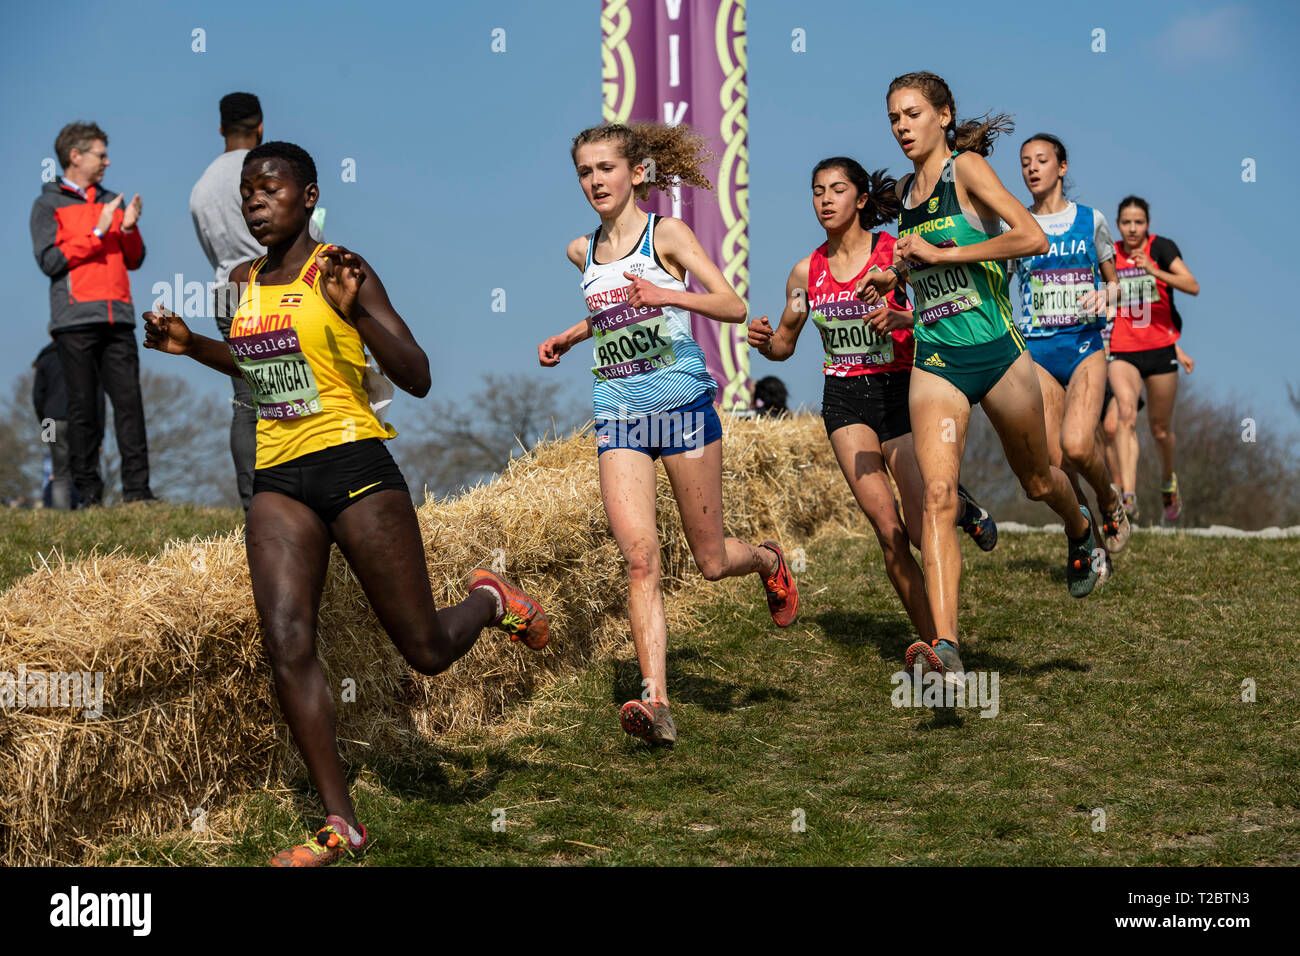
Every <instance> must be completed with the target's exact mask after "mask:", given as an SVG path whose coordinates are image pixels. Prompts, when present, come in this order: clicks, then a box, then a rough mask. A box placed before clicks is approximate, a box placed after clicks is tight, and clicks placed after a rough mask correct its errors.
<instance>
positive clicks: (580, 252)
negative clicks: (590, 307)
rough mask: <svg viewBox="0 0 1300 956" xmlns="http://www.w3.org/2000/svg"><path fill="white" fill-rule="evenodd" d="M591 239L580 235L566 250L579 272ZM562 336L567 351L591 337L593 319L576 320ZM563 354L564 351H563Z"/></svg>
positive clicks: (583, 263) (585, 258)
mask: <svg viewBox="0 0 1300 956" xmlns="http://www.w3.org/2000/svg"><path fill="white" fill-rule="evenodd" d="M590 241H591V237H590V236H579V237H578V238H577V239H574V240H573V241H572V242H570V243H569V248H568V249H566V250H565V253H566V255H568V257H569V261H570V262H572V263H573V264H574V266H575V267H576V268H577V269H578V271H579V272H581V271H582V270H583V268H584V267H585V266H586V263H587V243H588V242H590ZM560 337H561V338H562V339H563V340H564V351H565V352H567V351H568V350H569V349H571V348H573V347H574V346H575V345H577V344H578V343H579V342H581V341H583V340H585V339H589V338H591V319H590V318H586V319H583V320H582V321H581V322H575V323H574V324H573V325H571V326H569V327H568V328H567V329H565V330H564V331H563V332H561V333H560ZM561 354H563V353H561Z"/></svg>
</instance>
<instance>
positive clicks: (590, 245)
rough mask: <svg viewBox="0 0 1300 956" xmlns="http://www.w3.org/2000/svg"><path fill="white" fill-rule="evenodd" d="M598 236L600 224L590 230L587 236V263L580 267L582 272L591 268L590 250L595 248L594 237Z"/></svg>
mask: <svg viewBox="0 0 1300 956" xmlns="http://www.w3.org/2000/svg"><path fill="white" fill-rule="evenodd" d="M599 236H600V226H597V227H596V228H595V229H594V230H592V233H591V235H589V236H588V237H587V264H586V265H585V266H583V268H582V271H583V272H586V271H587V270H588V269H590V268H591V263H592V257H591V256H592V252H593V251H594V250H595V248H596V239H597V238H598V237H599Z"/></svg>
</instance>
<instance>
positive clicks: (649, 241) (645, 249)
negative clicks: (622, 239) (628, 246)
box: [639, 213, 658, 261]
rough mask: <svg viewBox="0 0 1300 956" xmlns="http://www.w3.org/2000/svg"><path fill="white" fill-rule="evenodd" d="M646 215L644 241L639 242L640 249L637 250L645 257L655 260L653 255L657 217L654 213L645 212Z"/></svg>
mask: <svg viewBox="0 0 1300 956" xmlns="http://www.w3.org/2000/svg"><path fill="white" fill-rule="evenodd" d="M646 216H647V218H646V224H645V241H644V242H642V243H641V249H640V250H639V251H640V253H641V255H643V256H645V257H646V258H647V259H655V260H656V261H657V259H658V257H657V256H656V255H655V219H656V218H658V217H656V216H655V214H654V213H647V214H646Z"/></svg>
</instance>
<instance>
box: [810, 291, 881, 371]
mask: <svg viewBox="0 0 1300 956" xmlns="http://www.w3.org/2000/svg"><path fill="white" fill-rule="evenodd" d="M885 307H886V306H885V303H883V302H878V303H876V304H875V305H868V304H867V303H865V302H862V301H861V300H858V299H846V300H842V301H837V302H823V303H822V304H821V305H818V306H814V309H815V311H814V313H813V321H814V322H816V323H817V330H818V331H819V332H821V335H822V347H823V348H824V349H825V350H826V365H827V366H828V367H829V366H832V365H848V366H853V365H863V366H865V365H888V364H889V363H890V362H892V361H893V360H894V337H893V336H892V335H890V334H889V333H888V332H885V333H883V334H881V333H878V332H876V330H875V329H873V328H872V327H871V326H870V325H868V324H867V321H866V319H867V316H869V315H873V314H874V313H876V312H879V311H880V310H881V309H883V308H885Z"/></svg>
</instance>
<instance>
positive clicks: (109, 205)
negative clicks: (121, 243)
mask: <svg viewBox="0 0 1300 956" xmlns="http://www.w3.org/2000/svg"><path fill="white" fill-rule="evenodd" d="M121 205H122V194H121V193H118V194H117V195H116V196H114V197H113V201H112V202H106V203H104V210H103V212H101V213H100V214H99V224H98V225H97V226H96V227H95V228H96V229H98V230H99V231H100V232H101V233H103V232H108V230H109V227H110V226H112V225H113V214H114V213H115V212H117V209H118V207H119V206H121ZM83 228H84V227H83Z"/></svg>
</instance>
